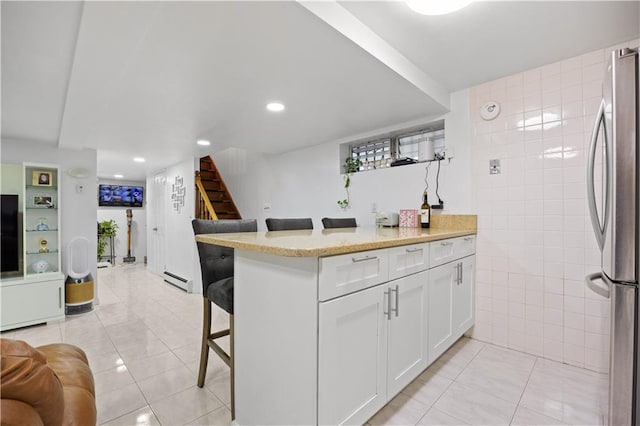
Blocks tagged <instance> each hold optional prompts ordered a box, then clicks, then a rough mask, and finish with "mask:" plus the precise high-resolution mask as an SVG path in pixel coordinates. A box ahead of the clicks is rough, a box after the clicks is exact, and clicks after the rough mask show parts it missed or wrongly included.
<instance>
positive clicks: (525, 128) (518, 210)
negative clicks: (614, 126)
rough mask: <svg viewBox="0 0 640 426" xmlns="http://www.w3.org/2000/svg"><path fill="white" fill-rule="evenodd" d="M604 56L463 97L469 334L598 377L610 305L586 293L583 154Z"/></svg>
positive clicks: (594, 262) (594, 261)
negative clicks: (469, 200) (471, 305)
mask: <svg viewBox="0 0 640 426" xmlns="http://www.w3.org/2000/svg"><path fill="white" fill-rule="evenodd" d="M631 44H632V45H636V46H637V45H638V41H635V42H633V43H631ZM611 50H612V49H604V50H598V51H595V52H591V53H588V54H585V55H582V56H578V57H574V58H569V59H566V60H564V61H561V62H557V63H553V64H549V65H547V66H544V67H541V68H536V69H533V70H530V71H527V72H524V73H519V74H514V75H511V76H508V77H505V78H502V79H499V80H496V81H492V82H488V83H485V84H482V85H479V86H476V87H473V88H472V89H471V121H472V126H473V134H474V137H473V140H472V144H471V145H472V150H471V158H472V162H471V167H472V177H473V179H472V181H473V196H474V201H473V204H474V208H475V210H476V211H477V212H478V227H479V229H478V245H477V262H476V265H477V295H476V296H477V297H476V326H475V328H474V332H473V336H474V337H476V338H478V339H481V340H485V341H488V342H492V343H496V344H499V345H503V346H507V347H510V348H513V349H517V350H521V351H525V352H528V353H531V354H535V355H539V356H543V357H545V358H550V359H554V360H558V361H562V362H566V363H569V364H573V365H576V366H580V367H586V368H589V369H593V370H596V371H607V364H608V352H609V344H608V342H609V337H608V334H609V302H608V300H606V299H603V298H601V297H600V296H598V295H597V294H595V293H593V292H592V291H591V290H589V289H587V288H586V287H585V285H584V277H585V275H586V274H588V273H591V272H595V271H599V270H600V252H599V250H598V248H597V246H596V243H595V238H594V236H593V232H592V229H591V224H590V219H589V214H588V211H587V206H586V199H585V194H586V182H585V179H586V178H585V176H586V172H585V167H586V165H585V161H586V160H585V158H586V154H585V153H586V149H587V147H588V146H587V144H588V140H589V138H590V134H591V129H592V127H593V122H594V117H595V114H596V112H597V108H598V104H599V101H600V96H601V83H602V78H603V76H604V68H605V64H606V62H605V61H606V58H607V56H608V52H610V51H611ZM486 101H498V102H500V103H501V105H502V112H501V114H500V116H499V117H498V118H497V119H496V120H494V121H483V120H482V119H481V118H480V117H479V108H480V106H481V105H482V104H483V103H484V102H486ZM541 120H542V121H541ZM490 159H500V161H501V163H502V164H501V165H502V173H501V174H498V175H489V160H490Z"/></svg>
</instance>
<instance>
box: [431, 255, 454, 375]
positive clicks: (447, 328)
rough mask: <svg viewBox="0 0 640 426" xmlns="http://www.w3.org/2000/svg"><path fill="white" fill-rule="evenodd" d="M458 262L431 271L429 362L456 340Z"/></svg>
mask: <svg viewBox="0 0 640 426" xmlns="http://www.w3.org/2000/svg"><path fill="white" fill-rule="evenodd" d="M457 273H458V269H457V262H451V263H447V264H444V265H441V266H438V267H437V268H433V269H431V270H430V271H429V319H428V327H429V363H432V362H433V361H435V360H436V359H437V358H438V357H439V356H440V355H442V353H443V352H444V351H446V350H447V348H448V347H449V346H450V345H451V344H452V343H453V341H454V334H453V333H454V330H453V318H452V314H453V287H454V286H455V285H456V284H455V283H456V278H457Z"/></svg>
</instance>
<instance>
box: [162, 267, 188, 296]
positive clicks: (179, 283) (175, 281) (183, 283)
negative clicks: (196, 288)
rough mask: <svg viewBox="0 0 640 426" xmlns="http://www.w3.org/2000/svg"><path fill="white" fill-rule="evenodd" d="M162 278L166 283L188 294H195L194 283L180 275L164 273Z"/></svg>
mask: <svg viewBox="0 0 640 426" xmlns="http://www.w3.org/2000/svg"><path fill="white" fill-rule="evenodd" d="M162 278H163V279H164V281H165V282H166V283H169V284H171V285H174V286H176V287H178V288H179V289H182V290H184V291H186V292H187V293H193V281H192V280H188V279H186V278H182V277H181V276H179V275H176V274H172V273H171V272H169V271H164V273H163V274H162Z"/></svg>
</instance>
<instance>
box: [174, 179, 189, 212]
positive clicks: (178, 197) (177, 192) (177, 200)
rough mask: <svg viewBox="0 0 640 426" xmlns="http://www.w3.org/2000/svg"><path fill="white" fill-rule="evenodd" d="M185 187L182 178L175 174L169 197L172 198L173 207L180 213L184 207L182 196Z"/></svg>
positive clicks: (184, 192)
mask: <svg viewBox="0 0 640 426" xmlns="http://www.w3.org/2000/svg"><path fill="white" fill-rule="evenodd" d="M186 193H187V189H186V188H185V187H184V178H182V177H180V176H176V179H175V182H174V183H173V185H171V199H172V200H173V209H174V210H175V211H176V212H178V214H180V213H181V212H182V208H183V207H184V197H185V195H186Z"/></svg>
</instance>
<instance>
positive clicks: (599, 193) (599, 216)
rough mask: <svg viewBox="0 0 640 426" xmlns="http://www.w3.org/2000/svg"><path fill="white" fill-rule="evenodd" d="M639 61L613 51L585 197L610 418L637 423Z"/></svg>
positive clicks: (628, 52) (590, 279)
mask: <svg viewBox="0 0 640 426" xmlns="http://www.w3.org/2000/svg"><path fill="white" fill-rule="evenodd" d="M638 67H639V64H638V51H637V50H634V49H619V50H615V51H614V52H612V53H611V58H610V60H609V63H608V65H607V69H606V74H605V79H604V82H603V86H602V92H603V93H602V102H601V104H600V109H599V111H598V115H597V117H596V122H595V125H594V129H593V134H592V137H591V146H590V148H589V157H588V164H587V200H588V204H589V211H590V214H591V223H592V225H593V229H594V231H595V234H596V240H597V242H598V245H599V247H600V250H601V252H602V268H601V271H600V272H598V273H595V274H591V275H589V276H587V277H586V283H587V285H588V286H589V287H590V288H591V289H593V290H594V291H596V292H598V293H600V294H602V295H604V296H607V297H609V298H610V300H611V354H610V360H609V416H608V424H609V425H611V426H618V425H638V424H640V398H638V395H639V391H640V389H639V386H640V380H639V377H640V376H639V374H640V357H639V354H638V346H639V338H640V333H639V330H640V316H639V313H638V306H639V305H638V302H639V294H638V265H639V264H640V254H639V250H638V244H639V243H638V240H639V233H640V219H639V218H638V216H639V215H638V211H639V210H638V191H639V188H640V177H639V175H640V173H639V171H638V168H639V162H638V155H639V152H640V148H639V141H638V135H639V124H638V123H639V122H640V112H639V108H638V103H639V102H640V82H639V77H638Z"/></svg>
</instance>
